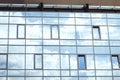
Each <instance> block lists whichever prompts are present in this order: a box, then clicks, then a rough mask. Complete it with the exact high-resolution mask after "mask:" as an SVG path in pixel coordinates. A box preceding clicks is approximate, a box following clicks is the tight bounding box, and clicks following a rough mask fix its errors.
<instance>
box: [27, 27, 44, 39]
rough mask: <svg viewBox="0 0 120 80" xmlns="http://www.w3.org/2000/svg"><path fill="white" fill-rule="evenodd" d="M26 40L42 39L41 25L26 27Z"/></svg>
mask: <svg viewBox="0 0 120 80" xmlns="http://www.w3.org/2000/svg"><path fill="white" fill-rule="evenodd" d="M26 38H39V39H41V38H42V26H41V25H27V26H26Z"/></svg>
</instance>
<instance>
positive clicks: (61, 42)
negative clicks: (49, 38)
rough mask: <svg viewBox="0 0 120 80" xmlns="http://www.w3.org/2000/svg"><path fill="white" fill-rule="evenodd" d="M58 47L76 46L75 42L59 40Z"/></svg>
mask: <svg viewBox="0 0 120 80" xmlns="http://www.w3.org/2000/svg"><path fill="white" fill-rule="evenodd" d="M60 45H76V40H60Z"/></svg>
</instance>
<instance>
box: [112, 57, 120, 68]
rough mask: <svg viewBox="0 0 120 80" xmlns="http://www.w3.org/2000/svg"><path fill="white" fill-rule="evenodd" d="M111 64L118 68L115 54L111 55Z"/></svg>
mask: <svg viewBox="0 0 120 80" xmlns="http://www.w3.org/2000/svg"><path fill="white" fill-rule="evenodd" d="M112 64H113V68H114V69H116V68H119V59H118V56H117V55H112Z"/></svg>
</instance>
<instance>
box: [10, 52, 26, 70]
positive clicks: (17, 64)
mask: <svg viewBox="0 0 120 80" xmlns="http://www.w3.org/2000/svg"><path fill="white" fill-rule="evenodd" d="M24 66H25V55H22V54H9V55H8V69H24Z"/></svg>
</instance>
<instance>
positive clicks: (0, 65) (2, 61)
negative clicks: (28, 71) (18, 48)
mask: <svg viewBox="0 0 120 80" xmlns="http://www.w3.org/2000/svg"><path fill="white" fill-rule="evenodd" d="M6 65H7V55H0V69H6V68H7V66H6Z"/></svg>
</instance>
